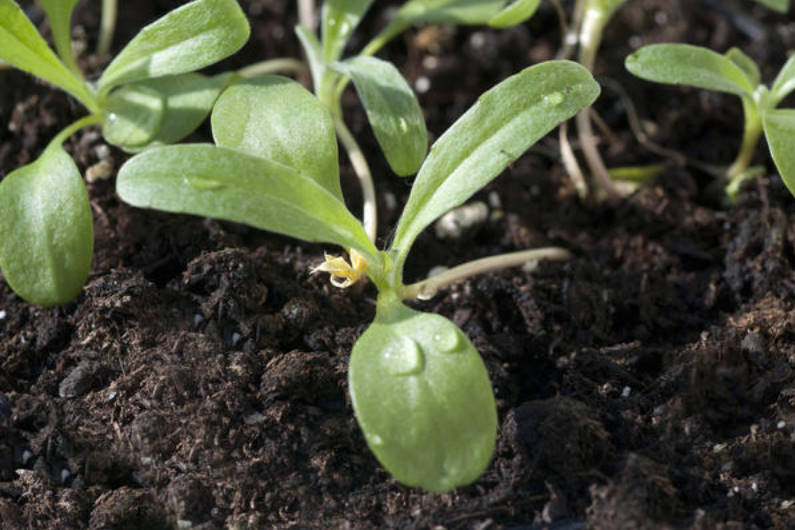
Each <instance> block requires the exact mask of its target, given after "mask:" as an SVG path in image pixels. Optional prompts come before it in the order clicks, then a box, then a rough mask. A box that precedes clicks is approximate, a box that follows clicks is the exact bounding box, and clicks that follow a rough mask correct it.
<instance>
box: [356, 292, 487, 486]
mask: <svg viewBox="0 0 795 530" xmlns="http://www.w3.org/2000/svg"><path fill="white" fill-rule="evenodd" d="M348 380H349V387H350V393H351V399H352V401H353V409H354V412H355V413H356V419H357V421H358V422H359V425H360V427H361V428H362V431H363V432H364V435H365V438H366V440H367V445H368V446H369V447H370V449H371V450H372V451H373V453H375V456H376V457H377V458H378V461H379V462H381V464H382V465H383V466H384V467H385V468H386V469H387V471H389V472H390V473H391V474H392V475H394V477H395V478H396V479H398V480H399V481H400V482H402V483H404V484H406V485H408V486H419V487H421V488H423V489H425V490H428V491H432V492H444V491H449V490H451V489H453V488H455V487H457V486H463V485H466V484H470V483H472V482H474V481H475V480H476V479H477V478H478V477H479V476H480V475H481V474H482V473H483V471H484V470H485V469H486V467H487V466H488V463H489V460H490V459H491V455H492V453H493V451H494V443H495V439H496V434H497V411H496V406H495V403H494V394H493V392H492V389H491V383H490V382H489V376H488V373H487V372H486V368H485V366H484V364H483V360H482V359H481V358H480V355H479V354H478V352H477V350H475V347H474V346H473V345H472V343H471V342H470V341H469V339H467V337H466V336H465V335H464V334H463V333H462V332H461V330H459V329H458V328H457V327H456V325H455V324H453V323H452V322H450V321H449V320H447V319H446V318H444V317H442V316H440V315H434V314H429V313H420V312H418V311H414V310H412V309H409V308H408V307H406V306H404V305H403V304H402V303H400V302H399V301H397V300H394V301H391V302H386V303H385V302H384V301H382V300H379V307H378V312H377V315H376V319H375V322H373V323H372V324H371V325H370V327H369V328H367V330H366V331H365V332H364V334H363V335H362V336H361V337H360V338H359V340H357V341H356V344H354V346H353V353H352V354H351V360H350V366H349V370H348Z"/></svg>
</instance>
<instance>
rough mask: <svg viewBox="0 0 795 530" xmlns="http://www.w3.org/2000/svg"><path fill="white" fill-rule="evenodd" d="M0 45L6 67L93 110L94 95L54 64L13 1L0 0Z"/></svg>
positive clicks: (57, 62) (0, 55)
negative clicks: (60, 89) (54, 86)
mask: <svg viewBox="0 0 795 530" xmlns="http://www.w3.org/2000/svg"><path fill="white" fill-rule="evenodd" d="M0 42H2V43H3V44H2V46H0V58H2V59H3V60H5V61H6V62H7V63H9V64H10V65H12V66H13V67H15V68H19V69H20V70H22V71H24V72H28V73H30V74H33V75H35V76H36V77H40V78H42V79H44V80H45V81H49V82H50V83H53V84H54V85H57V86H59V87H61V88H62V89H64V90H65V91H67V92H69V93H70V94H72V95H73V96H74V97H76V98H77V99H78V100H80V102H81V103H82V104H83V105H85V106H86V107H88V108H89V109H92V110H94V109H96V103H95V98H94V95H93V94H92V93H91V92H90V91H89V90H88V88H87V87H86V85H85V84H84V83H83V82H82V81H81V80H80V79H78V78H77V77H76V76H75V75H74V74H73V73H72V72H70V71H69V69H68V68H66V66H64V64H63V63H62V62H61V61H60V60H58V57H57V56H56V55H55V54H54V53H53V51H52V50H51V49H50V47H49V46H47V43H46V42H45V41H44V39H43V38H42V37H41V35H39V32H38V31H36V28H35V27H34V26H33V24H31V22H30V20H28V17H26V16H25V13H24V12H23V11H22V10H21V9H20V8H19V6H18V5H17V4H16V2H14V1H13V0H0Z"/></svg>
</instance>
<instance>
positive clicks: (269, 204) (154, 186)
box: [116, 61, 599, 492]
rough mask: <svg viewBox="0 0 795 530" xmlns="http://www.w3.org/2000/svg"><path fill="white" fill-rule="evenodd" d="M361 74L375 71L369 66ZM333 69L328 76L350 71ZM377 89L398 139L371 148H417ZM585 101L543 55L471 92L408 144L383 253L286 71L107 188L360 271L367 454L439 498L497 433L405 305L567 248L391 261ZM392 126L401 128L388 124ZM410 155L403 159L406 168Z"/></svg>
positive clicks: (468, 383)
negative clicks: (317, 248) (422, 263)
mask: <svg viewBox="0 0 795 530" xmlns="http://www.w3.org/2000/svg"><path fill="white" fill-rule="evenodd" d="M351 64H352V65H353V66H350V65H351ZM370 64H371V65H372V67H373V68H374V72H376V73H379V74H384V70H383V69H380V70H379V69H378V68H382V67H383V65H382V64H381V63H380V62H378V63H368V65H370ZM347 65H348V66H339V65H334V68H336V69H339V70H340V71H345V68H348V67H350V68H357V67H358V66H359V65H358V64H357V63H356V61H354V62H351V63H347ZM387 70H389V71H391V69H388V68H387ZM354 80H356V79H355V78H354ZM359 81H360V82H361V79H360V80H359ZM368 81H369V80H368ZM371 82H375V81H371ZM378 84H379V85H380V86H379V92H377V94H378V97H375V96H373V95H372V94H370V95H368V96H365V99H366V98H368V97H371V96H372V97H373V100H371V105H370V107H369V108H370V109H373V108H377V109H378V110H379V112H380V113H381V115H380V116H379V118H378V119H379V120H383V121H384V122H385V123H386V122H391V123H396V124H398V125H397V130H398V131H400V134H397V133H395V135H394V136H392V135H386V136H384V137H382V138H380V141H381V142H382V147H383V148H384V150H385V151H388V152H393V151H396V150H400V149H403V146H407V145H408V146H415V145H416V146H417V147H416V149H417V150H419V149H420V147H421V144H422V143H423V142H425V141H426V140H425V139H426V138H427V136H426V133H425V127H424V122H423V123H422V127H420V126H419V125H420V124H419V123H417V124H415V123H413V121H412V120H415V119H416V116H413V115H412V114H413V110H412V108H413V107H412V106H411V105H408V106H406V105H405V103H406V94H405V87H404V85H403V83H401V81H400V80H398V79H397V78H396V77H395V76H393V75H391V74H389V73H387V74H384V75H381V77H380V78H379V79H378ZM390 85H391V86H390ZM387 87H390V88H391V90H386V88H387ZM598 94H599V86H598V85H597V84H596V82H595V81H594V80H593V77H592V76H591V74H590V73H589V72H588V71H587V70H586V69H585V68H583V67H582V66H580V65H578V64H576V63H573V62H569V61H551V62H547V63H542V64H539V65H536V66H533V67H530V68H527V69H525V70H523V71H521V72H520V73H518V74H516V75H514V76H512V77H509V78H508V79H506V80H504V81H502V82H501V83H499V84H498V85H496V86H495V87H493V88H492V89H490V90H489V91H487V92H486V93H484V94H483V95H481V97H480V98H479V99H478V101H477V102H476V103H475V104H474V105H473V106H472V107H471V108H470V109H469V110H468V111H467V112H466V113H465V114H464V115H463V116H461V117H460V118H459V119H458V120H457V121H456V122H455V123H454V124H453V125H452V126H451V127H450V128H449V129H448V130H447V132H445V133H444V134H443V135H442V136H441V137H440V138H439V139H438V140H437V141H436V142H435V144H434V145H433V146H432V148H431V149H430V152H429V153H428V154H427V156H425V155H424V153H425V149H424V148H423V149H422V152H423V157H422V160H421V161H420V166H419V171H418V174H417V176H416V179H415V182H414V185H413V187H412V190H411V194H410V196H409V199H408V202H407V204H406V205H405V208H404V210H403V212H402V215H401V217H400V221H399V222H398V225H397V227H396V230H395V234H394V237H393V239H392V241H391V243H390V244H389V245H388V246H387V248H385V249H383V250H382V249H379V248H377V247H376V246H375V244H374V242H373V239H372V238H371V237H370V235H369V234H368V233H367V230H366V229H365V227H364V225H363V223H362V222H361V221H359V220H358V219H357V218H356V217H354V216H353V215H352V214H351V213H350V211H349V210H348V209H347V207H346V206H345V203H344V198H343V195H342V191H341V188H340V181H339V162H338V145H337V138H336V136H335V117H334V115H333V113H332V112H330V111H329V109H328V107H327V106H326V105H325V104H324V103H323V102H321V101H320V100H319V99H318V98H317V97H315V96H314V95H313V94H311V93H310V92H308V91H307V90H306V89H304V88H303V87H302V86H301V85H300V84H298V83H296V82H294V81H292V80H290V79H288V78H285V77H280V76H273V75H266V76H259V77H255V78H251V79H247V80H243V81H241V82H239V83H237V84H235V85H233V86H231V87H230V88H228V89H227V90H225V91H224V92H223V93H222V94H221V96H220V97H219V99H218V101H217V102H216V104H215V107H214V108H213V110H212V114H211V118H210V122H211V128H212V135H213V139H214V143H213V144H186V145H171V146H162V147H155V148H152V149H149V150H146V151H144V152H142V153H139V154H137V155H135V156H134V157H133V158H131V159H130V160H128V161H127V162H126V163H125V164H124V165H123V166H122V168H121V169H120V171H119V175H118V178H117V184H116V185H117V193H118V195H119V196H120V197H121V198H122V200H124V201H126V202H127V203H129V204H131V205H133V206H138V207H144V208H154V209H158V210H163V211H168V212H179V213H189V214H194V215H202V216H208V217H213V218H219V219H225V220H229V221H235V222H240V223H245V224H247V225H250V226H253V227H255V228H258V229H262V230H268V231H272V232H276V233H280V234H284V235H287V236H291V237H294V238H297V239H301V240H304V241H309V242H320V243H327V244H333V245H338V246H339V247H341V248H342V249H343V250H344V251H345V252H346V253H347V254H348V258H349V259H346V258H345V257H342V256H337V257H334V256H329V255H327V256H326V260H325V262H323V263H322V264H321V265H319V266H318V267H316V268H315V269H314V271H313V272H327V273H329V274H330V276H331V280H332V283H333V284H334V285H337V286H339V287H348V286H350V285H352V284H354V283H356V282H357V281H359V280H361V279H363V278H365V277H366V278H369V280H370V281H371V282H372V283H373V284H374V285H375V287H376V289H377V291H378V296H377V302H376V315H375V320H374V322H372V324H371V325H370V326H369V327H368V328H367V330H366V331H365V332H364V333H363V334H362V335H361V337H360V338H359V339H358V340H357V341H356V343H355V345H354V347H353V352H352V355H351V358H350V364H349V373H348V377H349V389H350V394H351V398H352V402H353V408H354V412H355V414H356V418H357V420H358V423H359V425H360V426H361V429H362V431H363V433H364V436H365V439H366V441H367V444H368V446H369V447H370V449H371V450H372V452H373V453H374V454H375V456H376V457H377V458H378V460H379V461H380V462H381V464H383V466H384V467H385V468H386V469H387V470H388V471H389V472H390V473H392V475H393V476H394V477H396V478H397V479H398V480H399V481H400V482H402V483H404V484H407V485H410V486H418V487H421V488H424V489H425V490H428V491H432V492H442V491H447V490H450V489H452V488H454V487H457V486H460V485H464V484H469V483H471V482H472V481H474V480H476V479H477V478H478V477H479V476H480V474H481V473H482V472H483V471H484V469H485V468H486V466H487V465H488V462H489V460H490V458H491V455H492V452H493V449H494V444H495V439H496V431H497V413H496V407H495V401H494V396H493V392H492V389H491V384H490V382H489V378H488V374H487V371H486V369H485V366H484V363H483V361H482V359H481V358H480V355H479V354H478V352H477V351H476V349H475V347H474V346H473V345H472V343H471V342H470V341H469V339H468V338H467V337H466V335H465V334H464V333H463V332H462V331H461V330H460V329H459V328H458V327H456V325H455V324H453V323H452V322H450V321H449V320H448V319H446V318H444V317H442V316H439V315H436V314H429V313H424V312H421V311H417V310H415V309H412V308H410V307H408V306H407V305H406V304H405V301H407V300H412V299H416V298H429V297H431V296H433V295H434V294H435V293H436V292H437V291H438V290H439V289H441V288H442V287H444V286H446V285H448V284H450V283H452V282H454V281H458V280H460V279H462V278H466V277H468V276H471V275H473V274H478V273H483V272H487V271H491V270H496V269H501V268H504V267H508V266H518V265H521V264H524V263H526V262H527V261H531V260H538V259H540V258H552V259H566V257H568V253H566V252H565V251H564V250H562V249H555V248H551V249H537V250H530V251H522V252H516V253H512V254H506V255H500V256H492V257H489V258H483V259H481V260H477V261H474V262H470V263H466V264H463V265H461V266H458V267H453V268H451V269H449V270H448V271H446V272H445V273H442V274H440V275H437V276H433V277H431V278H428V279H426V280H423V281H420V282H418V283H412V284H404V281H403V269H404V264H405V262H406V259H407V257H408V256H409V253H410V251H411V249H412V246H413V245H414V242H415V240H416V239H417V237H418V235H419V234H420V233H421V232H422V231H423V230H424V229H425V228H426V227H428V226H429V225H430V224H431V223H433V222H434V221H435V220H436V219H437V218H438V217H440V216H442V215H443V214H445V213H446V212H448V211H449V210H451V209H453V208H456V207H458V206H460V205H461V204H463V203H464V202H465V201H466V200H467V199H469V198H470V197H471V196H472V195H473V194H474V193H476V192H477V191H478V190H480V189H481V188H483V187H484V186H485V185H486V184H487V183H489V182H490V181H491V180H492V179H494V178H495V177H496V176H497V175H498V174H500V173H501V172H502V171H503V170H504V169H505V168H506V167H507V166H508V165H509V164H511V163H512V162H513V161H514V160H516V159H517V158H518V157H519V156H520V155H522V153H524V152H525V151H526V150H527V149H528V148H529V147H530V146H531V145H532V144H533V143H535V142H536V141H537V140H538V139H540V138H541V137H542V136H544V135H545V134H546V133H547V132H549V131H550V130H552V129H553V128H554V127H556V126H557V125H558V124H560V123H561V122H562V121H564V120H566V119H568V118H570V117H572V116H574V115H575V114H576V113H577V112H578V111H579V110H581V109H582V108H584V107H586V106H588V105H590V104H591V103H592V102H593V101H594V99H595V98H596V97H597V96H598ZM379 98H380V99H379ZM373 101H375V103H373ZM401 120H405V121H406V122H407V123H408V125H407V126H405V127H404V126H401V125H400V124H401V123H402V122H401ZM400 156H409V155H405V154H404V155H400ZM415 156H417V155H416V153H414V154H411V155H410V158H411V161H412V163H414V162H413V157H415Z"/></svg>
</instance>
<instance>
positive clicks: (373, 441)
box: [367, 434, 384, 447]
mask: <svg viewBox="0 0 795 530" xmlns="http://www.w3.org/2000/svg"><path fill="white" fill-rule="evenodd" d="M367 440H368V441H369V442H370V445H372V446H374V447H381V446H382V445H384V439H383V438H381V437H380V436H378V435H377V434H368V435H367Z"/></svg>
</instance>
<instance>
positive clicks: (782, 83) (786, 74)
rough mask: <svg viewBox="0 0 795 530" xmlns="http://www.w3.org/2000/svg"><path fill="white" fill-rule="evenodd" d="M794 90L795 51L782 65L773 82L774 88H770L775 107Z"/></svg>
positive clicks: (772, 102)
mask: <svg viewBox="0 0 795 530" xmlns="http://www.w3.org/2000/svg"><path fill="white" fill-rule="evenodd" d="M793 90H795V53H793V54H792V55H791V56H790V58H789V59H788V60H787V62H786V63H784V66H782V67H781V70H780V71H779V72H778V75H777V76H776V80H775V81H774V82H773V88H771V89H770V99H771V104H772V105H773V107H775V106H776V105H778V104H779V103H780V102H781V100H783V99H784V98H785V97H787V96H788V95H790V94H791V93H792V91H793Z"/></svg>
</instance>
